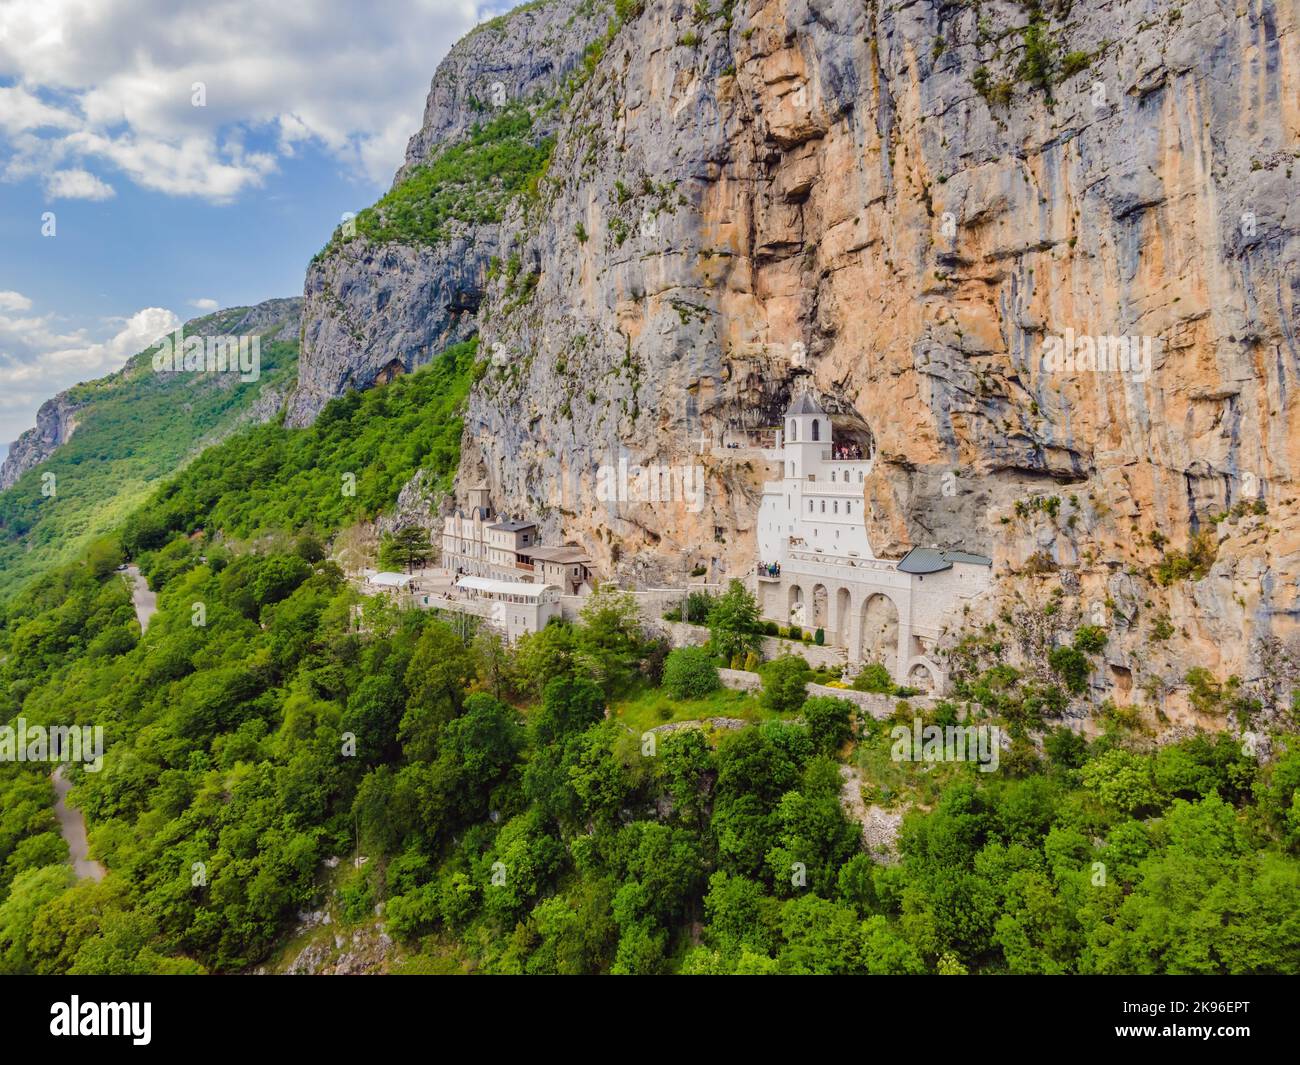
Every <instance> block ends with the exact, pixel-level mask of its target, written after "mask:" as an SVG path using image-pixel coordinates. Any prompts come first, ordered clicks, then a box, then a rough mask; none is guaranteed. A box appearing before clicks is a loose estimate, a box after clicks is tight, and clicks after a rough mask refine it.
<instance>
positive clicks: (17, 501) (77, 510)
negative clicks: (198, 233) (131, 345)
mask: <svg viewBox="0 0 1300 1065" xmlns="http://www.w3.org/2000/svg"><path fill="white" fill-rule="evenodd" d="M248 310H249V309H248V308H244V307H240V308H233V309H230V310H225V311H220V312H217V313H216V314H212V315H208V316H207V317H204V318H199V319H196V320H194V321H192V322H189V323H187V324H186V326H185V331H186V334H187V335H219V334H232V335H233V334H236V333H239V332H243V331H245V330H246V329H247V327H246V326H241V323H242V322H244V321H245V316H246V314H247V313H248ZM284 324H285V323H276V324H274V325H273V326H267V327H264V330H265V333H264V336H263V340H262V344H261V373H260V377H259V379H258V380H257V381H249V382H247V383H244V382H241V381H240V380H239V377H238V375H235V374H219V375H212V374H203V373H156V372H155V371H154V369H153V366H152V362H151V359H152V355H153V352H154V350H155V349H154V348H149V349H147V350H145V351H142V352H140V353H139V354H138V355H135V356H133V357H132V358H131V360H130V361H129V362H128V363H127V365H126V366H125V367H124V368H123V369H122V370H121V371H119V372H118V373H115V374H111V375H110V376H108V377H104V378H100V379H99V380H97V381H90V382H87V383H85V384H80V385H77V386H75V387H74V388H72V389H70V390H68V392H66V393H65V396H66V397H67V399H68V400H69V401H70V402H71V403H75V404H77V405H78V406H82V409H81V410H80V411H79V412H78V427H77V430H76V432H75V433H73V435H72V438H71V439H70V440H69V441H67V443H65V444H64V445H63V446H62V447H60V448H59V449H58V450H57V451H56V452H55V453H54V454H53V455H52V456H51V457H50V458H49V459H47V460H46V461H45V462H43V463H41V464H40V465H38V466H36V467H35V468H33V469H31V470H28V471H27V472H26V473H25V474H24V475H23V476H22V477H21V478H19V480H18V482H17V483H16V484H15V485H14V486H13V487H12V488H11V489H9V490H8V491H6V492H0V599H4V598H6V597H7V596H9V595H12V594H13V592H14V591H15V590H16V589H17V588H19V587H21V585H22V584H23V583H24V582H25V581H26V580H28V579H29V578H30V577H32V576H33V575H34V574H37V573H40V572H41V571H43V570H44V569H45V568H47V567H49V566H52V565H59V564H60V563H63V562H66V561H68V560H69V559H72V558H76V557H77V556H78V555H79V554H80V553H82V552H84V551H85V549H86V545H87V544H88V543H89V542H90V541H91V540H93V539H94V538H95V537H96V536H98V535H100V534H102V533H104V532H106V531H107V530H109V529H112V528H113V527H115V526H116V525H118V524H119V523H120V522H121V521H122V520H123V519H124V518H125V517H126V516H127V515H128V514H130V513H131V512H132V511H133V510H134V509H135V508H136V507H137V506H138V505H139V504H140V502H141V501H142V500H143V499H144V498H145V497H146V496H147V495H148V493H149V491H150V490H151V488H153V487H155V486H156V485H157V484H158V483H159V482H160V481H161V480H163V479H165V478H167V477H170V476H172V475H173V474H175V473H176V472H177V471H178V470H179V469H181V467H183V466H184V465H185V463H186V462H187V461H189V460H190V459H191V458H192V457H193V456H194V455H195V454H196V453H197V452H198V451H199V450H201V449H202V448H203V447H204V446H205V445H206V444H209V443H213V442H216V441H217V440H219V439H220V438H222V437H223V436H225V435H227V434H228V433H230V432H231V431H232V430H233V429H235V428H237V427H238V426H239V425H240V424H241V423H243V422H244V421H246V420H247V419H248V417H249V415H250V412H251V410H252V407H253V405H254V404H255V403H256V402H257V400H258V397H259V396H262V395H264V394H266V393H267V390H268V389H278V390H281V391H285V390H287V389H288V388H289V387H291V386H292V384H293V382H294V380H295V378H296V374H297V366H298V338H297V326H296V321H290V322H289V323H288V325H289V326H290V328H284V329H283V332H284V334H285V335H284V336H283V338H281V337H280V333H281V329H282V326H283V325H284ZM247 331H248V332H259V333H262V332H263V330H260V329H248V330H247ZM83 405H84V406H83ZM50 473H52V474H54V478H55V480H54V482H53V483H54V489H55V492H54V494H53V495H47V494H43V486H44V485H45V484H46V483H47V479H46V478H45V475H46V474H50Z"/></svg>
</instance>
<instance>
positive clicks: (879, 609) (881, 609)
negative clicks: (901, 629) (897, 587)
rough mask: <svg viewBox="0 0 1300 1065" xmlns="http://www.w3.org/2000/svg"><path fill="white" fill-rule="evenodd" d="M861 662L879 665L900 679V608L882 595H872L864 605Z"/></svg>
mask: <svg viewBox="0 0 1300 1065" xmlns="http://www.w3.org/2000/svg"><path fill="white" fill-rule="evenodd" d="M860 640H861V644H860V646H861V653H862V662H863V663H864V664H865V663H868V662H879V663H880V664H881V665H883V666H884V667H885V668H886V669H888V670H889V675H890V676H891V677H896V676H897V675H898V673H897V668H898V606H897V604H896V603H895V602H894V601H893V600H892V599H891V598H890V597H889V596H887V595H885V594H884V593H883V592H873V593H871V594H870V595H869V596H867V598H866V599H864V600H863V602H862V629H861V637H860Z"/></svg>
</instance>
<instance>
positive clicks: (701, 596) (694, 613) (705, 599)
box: [682, 592, 715, 625]
mask: <svg viewBox="0 0 1300 1065" xmlns="http://www.w3.org/2000/svg"><path fill="white" fill-rule="evenodd" d="M714 602H715V600H714V598H713V596H711V595H710V594H709V593H708V592H691V594H690V595H688V596H687V597H686V608H685V609H684V610H683V611H682V620H683V621H689V622H690V623H691V624H692V625H703V624H704V623H705V622H706V621H708V619H709V611H710V610H712V609H713V604H714Z"/></svg>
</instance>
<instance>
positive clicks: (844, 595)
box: [834, 588, 853, 647]
mask: <svg viewBox="0 0 1300 1065" xmlns="http://www.w3.org/2000/svg"><path fill="white" fill-rule="evenodd" d="M835 625H836V631H835V636H834V640H835V643H837V644H838V645H839V646H840V647H848V645H849V633H850V632H851V631H852V628H853V593H852V592H850V591H849V590H848V589H847V588H841V589H839V591H837V592H836V593H835Z"/></svg>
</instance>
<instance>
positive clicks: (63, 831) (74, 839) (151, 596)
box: [50, 566, 158, 880]
mask: <svg viewBox="0 0 1300 1065" xmlns="http://www.w3.org/2000/svg"><path fill="white" fill-rule="evenodd" d="M123 576H124V577H126V578H127V580H128V582H129V583H130V585H131V604H132V605H133V606H134V607H135V616H136V620H137V621H139V622H140V632H141V634H143V633H145V632H148V631H149V619H150V618H152V617H153V616H154V614H156V613H157V612H158V593H157V592H151V591H150V590H149V585H148V583H147V582H146V581H145V579H144V577H143V576H142V575H141V574H140V568H139V567H138V566H126V567H125V568H124V570H123ZM65 768H66V767H65V766H59V768H58V769H56V770H55V771H54V772H53V773H51V774H50V783H51V784H53V785H54V816H55V817H56V818H57V819H58V822H59V835H61V836H62V837H63V840H64V842H65V843H67V845H68V852H69V853H70V854H71V856H72V869H73V871H74V872H75V873H76V874H77V879H78V880H103V879H104V877H105V876H107V875H108V870H107V869H106V868H105V867H104V865H103V863H102V862H97V861H95V860H94V859H93V858H92V857H90V841H89V839H88V838H87V836H86V816H85V814H83V813H82V812H81V811H80V810H78V809H77V808H76V807H74V806H69V805H68V792H70V791H71V790H72V781H70V780H68V779H67V778H66V777H65V776H64V775H63V770H64V769H65Z"/></svg>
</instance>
